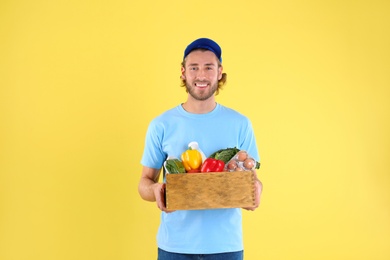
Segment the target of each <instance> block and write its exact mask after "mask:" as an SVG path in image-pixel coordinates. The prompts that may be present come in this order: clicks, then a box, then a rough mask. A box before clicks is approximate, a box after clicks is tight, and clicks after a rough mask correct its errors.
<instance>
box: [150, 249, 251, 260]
mask: <svg viewBox="0 0 390 260" xmlns="http://www.w3.org/2000/svg"><path fill="white" fill-rule="evenodd" d="M243 259H244V252H243V251H238V252H229V253H221V254H194V255H193V254H180V253H170V252H167V251H164V250H162V249H160V248H159V249H158V257H157V260H243Z"/></svg>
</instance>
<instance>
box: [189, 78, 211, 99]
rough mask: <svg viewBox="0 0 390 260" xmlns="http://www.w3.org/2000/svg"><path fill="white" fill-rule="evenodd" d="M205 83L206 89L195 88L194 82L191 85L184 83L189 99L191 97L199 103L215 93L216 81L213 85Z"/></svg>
mask: <svg viewBox="0 0 390 260" xmlns="http://www.w3.org/2000/svg"><path fill="white" fill-rule="evenodd" d="M202 83H205V82H202ZM207 83H208V84H209V87H206V88H205V89H200V88H198V87H196V86H195V82H193V83H192V84H191V83H188V82H186V89H187V92H188V94H190V95H191V97H193V98H194V99H196V100H199V101H204V100H207V99H209V98H210V97H212V96H213V95H214V94H215V92H216V91H217V89H218V81H217V82H214V83H211V82H207Z"/></svg>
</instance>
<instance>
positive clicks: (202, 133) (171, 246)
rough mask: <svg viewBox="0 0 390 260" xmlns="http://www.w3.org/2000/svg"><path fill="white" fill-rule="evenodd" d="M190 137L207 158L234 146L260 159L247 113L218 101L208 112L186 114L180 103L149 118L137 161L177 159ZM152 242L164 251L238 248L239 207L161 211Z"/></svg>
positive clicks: (153, 165)
mask: <svg viewBox="0 0 390 260" xmlns="http://www.w3.org/2000/svg"><path fill="white" fill-rule="evenodd" d="M193 141H195V142H198V144H199V148H200V149H201V150H202V151H203V152H204V154H205V155H206V157H208V156H209V155H211V154H212V153H214V152H215V151H217V150H219V149H224V148H228V147H229V148H231V147H237V148H238V149H240V150H245V151H247V152H248V153H249V154H250V155H251V156H252V157H253V158H254V159H255V160H257V161H259V160H260V158H259V155H258V151H257V146H256V140H255V136H254V133H253V129H252V125H251V122H250V121H249V119H248V118H247V117H245V116H243V115H242V114H240V113H238V112H236V111H234V110H232V109H230V108H227V107H225V106H222V105H220V104H217V106H216V107H215V109H214V110H213V111H211V112H210V113H207V114H192V113H188V112H187V111H185V110H184V109H183V107H182V106H181V105H179V106H177V107H174V108H172V109H170V110H168V111H166V112H165V113H163V114H161V115H160V116H158V117H156V118H155V119H154V120H152V122H151V123H150V125H149V127H148V130H147V133H146V139H145V148H144V153H143V156H142V160H141V164H142V165H144V166H147V167H150V168H155V169H160V168H161V167H162V165H163V163H164V161H165V160H166V158H167V157H168V156H173V157H176V158H180V155H181V154H182V153H183V152H184V151H185V150H187V149H188V144H189V143H190V142H193ZM221 185H223V184H221ZM157 244H158V247H159V248H161V249H163V250H165V251H169V252H176V253H187V254H213V253H223V252H235V251H240V250H243V239H242V212H241V209H239V208H236V209H211V210H178V211H175V212H172V213H168V214H167V213H165V212H162V214H161V223H160V227H159V230H158V234H157Z"/></svg>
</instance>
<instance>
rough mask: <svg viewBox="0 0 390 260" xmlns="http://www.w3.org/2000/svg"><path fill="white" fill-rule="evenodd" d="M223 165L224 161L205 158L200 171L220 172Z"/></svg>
mask: <svg viewBox="0 0 390 260" xmlns="http://www.w3.org/2000/svg"><path fill="white" fill-rule="evenodd" d="M224 167H225V163H224V161H221V160H217V159H214V158H207V159H206V160H205V161H204V162H203V164H202V167H201V168H200V172H222V171H223V169H224Z"/></svg>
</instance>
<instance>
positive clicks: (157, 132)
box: [141, 120, 167, 169]
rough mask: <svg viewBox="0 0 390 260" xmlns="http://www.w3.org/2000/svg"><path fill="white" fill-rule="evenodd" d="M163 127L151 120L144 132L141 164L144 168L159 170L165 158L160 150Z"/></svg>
mask: <svg viewBox="0 0 390 260" xmlns="http://www.w3.org/2000/svg"><path fill="white" fill-rule="evenodd" d="M163 133H164V131H163V126H162V125H159V124H158V122H156V121H155V120H153V121H152V122H151V123H150V124H149V126H148V129H147V131H146V137H145V147H144V152H143V155H142V159H141V164H142V165H143V166H146V167H150V168H154V169H160V168H161V167H162V165H163V163H164V161H165V159H166V157H167V155H166V154H165V153H164V152H163V150H162V136H163Z"/></svg>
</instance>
